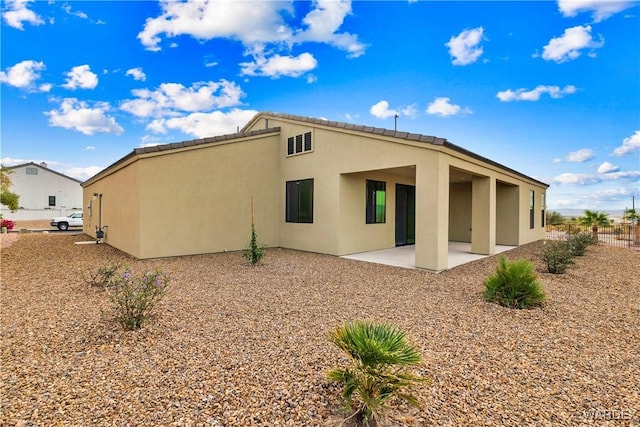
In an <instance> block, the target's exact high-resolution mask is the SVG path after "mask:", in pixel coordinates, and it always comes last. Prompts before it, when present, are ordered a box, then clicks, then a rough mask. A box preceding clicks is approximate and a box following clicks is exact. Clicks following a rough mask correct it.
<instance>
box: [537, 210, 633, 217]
mask: <svg viewBox="0 0 640 427" xmlns="http://www.w3.org/2000/svg"><path fill="white" fill-rule="evenodd" d="M589 210H592V211H598V212H602V213H606V214H608V215H609V218H611V219H619V218H622V216H623V215H624V209H614V210H607V209H589ZM548 211H549V212H558V213H559V214H560V215H562V216H567V217H576V218H577V217H580V216H584V211H585V209H548Z"/></svg>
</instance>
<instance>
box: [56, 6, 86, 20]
mask: <svg viewBox="0 0 640 427" xmlns="http://www.w3.org/2000/svg"><path fill="white" fill-rule="evenodd" d="M62 9H63V10H64V11H65V12H66V13H67V14H68V15H73V16H77V17H78V18H81V19H89V17H88V16H87V14H86V13H84V12H81V11H77V12H75V11H72V10H71V5H68V4H66V5H64V6H63V7H62Z"/></svg>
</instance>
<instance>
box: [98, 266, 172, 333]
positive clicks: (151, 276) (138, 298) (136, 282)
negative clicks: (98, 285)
mask: <svg viewBox="0 0 640 427" xmlns="http://www.w3.org/2000/svg"><path fill="white" fill-rule="evenodd" d="M168 285H169V277H168V276H167V275H166V274H164V273H162V272H161V271H160V270H157V269H156V270H154V271H149V272H147V273H145V274H143V275H142V276H140V277H135V276H134V275H133V274H131V272H130V271H129V269H126V270H125V271H124V272H123V273H120V272H119V271H118V272H117V273H116V274H114V275H113V277H112V278H111V279H110V280H109V282H108V286H107V287H106V290H107V293H108V295H109V299H110V300H111V303H112V306H113V309H114V311H115V313H116V317H117V318H118V321H119V322H120V324H121V325H122V326H123V327H124V328H125V329H127V330H134V329H140V327H141V326H142V323H143V321H144V320H145V319H146V318H147V317H148V316H149V314H150V313H151V310H153V307H154V306H155V305H156V303H157V302H158V301H160V299H162V297H163V296H164V295H165V293H166V290H167V286H168Z"/></svg>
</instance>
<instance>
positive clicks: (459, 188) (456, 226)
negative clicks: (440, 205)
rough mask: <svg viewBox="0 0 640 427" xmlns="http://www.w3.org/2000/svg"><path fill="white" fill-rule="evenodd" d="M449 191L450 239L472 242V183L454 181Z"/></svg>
mask: <svg viewBox="0 0 640 427" xmlns="http://www.w3.org/2000/svg"><path fill="white" fill-rule="evenodd" d="M449 191H450V192H449V240H451V241H453V242H471V183H470V182H462V183H452V184H451V186H450V187H449Z"/></svg>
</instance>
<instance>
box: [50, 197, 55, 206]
mask: <svg viewBox="0 0 640 427" xmlns="http://www.w3.org/2000/svg"><path fill="white" fill-rule="evenodd" d="M55 205H56V196H49V206H55Z"/></svg>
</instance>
